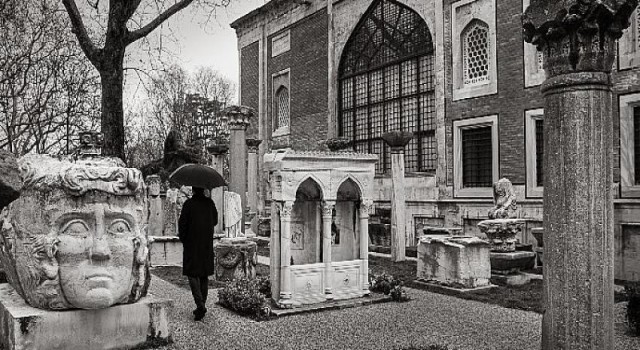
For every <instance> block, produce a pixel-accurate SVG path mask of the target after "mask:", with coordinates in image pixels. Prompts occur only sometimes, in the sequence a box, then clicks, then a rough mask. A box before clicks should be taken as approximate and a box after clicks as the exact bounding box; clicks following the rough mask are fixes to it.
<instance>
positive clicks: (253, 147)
mask: <svg viewBox="0 0 640 350" xmlns="http://www.w3.org/2000/svg"><path fill="white" fill-rule="evenodd" d="M245 142H246V143H247V147H248V152H249V153H258V147H259V146H260V144H261V143H262V140H258V139H247V140H246V141H245Z"/></svg>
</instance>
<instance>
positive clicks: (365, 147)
mask: <svg viewBox="0 0 640 350" xmlns="http://www.w3.org/2000/svg"><path fill="white" fill-rule="evenodd" d="M433 64H434V60H433V43H432V40H431V33H430V32H429V28H428V27H427V24H426V23H425V22H424V20H423V19H422V18H421V17H420V16H419V15H418V14H417V13H416V12H415V11H413V10H411V9H410V8H408V7H406V6H405V5H402V4H400V3H398V2H397V1H394V0H377V1H375V2H374V3H373V4H372V5H371V7H370V8H369V10H367V12H366V13H365V15H364V16H363V18H362V19H361V21H360V23H359V24H358V25H357V26H356V28H355V29H354V32H353V34H352V35H351V37H350V38H349V41H348V42H347V44H346V46H345V49H344V52H343V54H342V59H341V62H340V69H339V83H340V85H339V115H338V133H339V135H340V136H341V137H346V138H349V139H351V140H353V144H354V149H355V150H356V151H357V152H364V153H375V154H378V155H379V157H380V160H379V162H378V163H377V164H376V171H377V172H378V173H383V172H388V171H390V169H391V158H390V149H389V147H387V145H386V144H385V143H384V141H383V140H382V138H381V136H382V134H384V133H385V132H388V131H395V130H402V131H410V132H413V133H414V138H413V139H412V140H411V142H410V143H409V145H407V146H406V148H405V152H406V153H405V169H406V171H408V172H416V171H434V170H435V168H436V161H437V149H436V141H435V80H434V77H433Z"/></svg>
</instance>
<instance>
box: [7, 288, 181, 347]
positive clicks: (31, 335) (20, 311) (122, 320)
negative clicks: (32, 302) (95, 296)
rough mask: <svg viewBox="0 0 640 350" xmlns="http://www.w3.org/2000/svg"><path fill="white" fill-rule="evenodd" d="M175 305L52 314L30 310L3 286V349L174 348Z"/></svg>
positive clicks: (151, 300) (150, 300)
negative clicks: (171, 316)
mask: <svg viewBox="0 0 640 350" xmlns="http://www.w3.org/2000/svg"><path fill="white" fill-rule="evenodd" d="M172 306H173V303H172V301H171V300H167V299H159V298H155V297H153V296H151V295H150V296H147V297H144V298H142V299H140V300H139V301H138V302H136V303H134V304H126V305H115V306H112V307H109V308H106V309H99V310H64V311H49V310H42V309H36V308H33V307H31V306H29V305H27V304H26V303H25V302H24V300H23V299H22V297H20V295H18V293H16V292H15V290H14V289H13V288H12V287H11V286H10V285H9V284H1V285H0V329H2V332H0V348H1V349H13V350H27V349H29V350H37V349H47V350H56V349H60V350H76V349H77V350H86V349H92V350H93V349H96V350H97V349H129V348H133V347H140V348H143V347H144V348H147V347H149V348H151V347H158V346H162V345H166V344H169V343H171V342H172V340H171V329H170V326H169V314H170V310H171V308H172Z"/></svg>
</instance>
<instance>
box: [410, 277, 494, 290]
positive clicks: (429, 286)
mask: <svg viewBox="0 0 640 350" xmlns="http://www.w3.org/2000/svg"><path fill="white" fill-rule="evenodd" d="M413 282H414V283H416V284H419V285H420V286H422V287H425V289H426V290H428V291H430V292H436V293H437V292H442V291H449V292H456V293H469V292H475V291H478V290H485V289H491V288H496V287H497V285H495V284H488V285H486V286H481V287H475V288H455V287H450V286H445V285H442V284H439V283H437V282H434V281H425V280H421V279H416V280H414V281H413Z"/></svg>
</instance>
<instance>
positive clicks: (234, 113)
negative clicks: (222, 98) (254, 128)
mask: <svg viewBox="0 0 640 350" xmlns="http://www.w3.org/2000/svg"><path fill="white" fill-rule="evenodd" d="M222 115H223V116H225V117H226V118H227V123H228V124H229V128H231V129H236V130H238V129H241V130H246V129H247V127H248V126H249V123H250V121H251V119H253V118H255V116H256V111H255V110H254V109H253V108H251V107H247V106H230V107H227V108H225V109H224V110H223V111H222Z"/></svg>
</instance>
